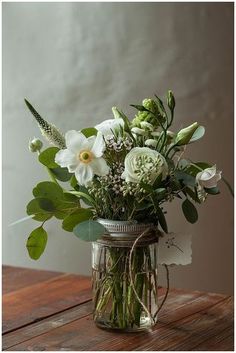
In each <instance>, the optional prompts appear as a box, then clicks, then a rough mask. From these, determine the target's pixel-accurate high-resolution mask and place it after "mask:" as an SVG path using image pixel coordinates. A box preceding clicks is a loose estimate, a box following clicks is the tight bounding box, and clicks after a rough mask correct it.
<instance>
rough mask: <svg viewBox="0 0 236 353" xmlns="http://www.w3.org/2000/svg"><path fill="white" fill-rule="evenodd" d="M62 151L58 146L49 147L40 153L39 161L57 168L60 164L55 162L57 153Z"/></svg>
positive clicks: (49, 166)
mask: <svg viewBox="0 0 236 353" xmlns="http://www.w3.org/2000/svg"><path fill="white" fill-rule="evenodd" d="M58 151H60V149H59V148H58V147H49V148H47V149H46V150H44V151H43V152H41V153H40V155H39V157H38V159H39V162H40V163H42V164H43V165H45V166H46V167H48V168H57V167H59V166H58V164H57V163H56V162H55V155H56V154H57V152H58Z"/></svg>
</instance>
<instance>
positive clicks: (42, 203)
mask: <svg viewBox="0 0 236 353" xmlns="http://www.w3.org/2000/svg"><path fill="white" fill-rule="evenodd" d="M36 200H37V199H36ZM38 203H39V207H40V208H41V209H42V210H44V211H47V212H53V211H55V206H54V204H53V202H52V201H51V200H48V199H44V198H40V197H39V198H38Z"/></svg>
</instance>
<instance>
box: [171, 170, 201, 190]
mask: <svg viewBox="0 0 236 353" xmlns="http://www.w3.org/2000/svg"><path fill="white" fill-rule="evenodd" d="M175 177H176V179H177V180H179V181H182V182H183V183H184V184H185V185H186V186H193V187H194V186H195V185H196V179H195V177H193V176H192V175H190V174H188V173H185V172H184V171H182V170H177V171H176V172H175Z"/></svg>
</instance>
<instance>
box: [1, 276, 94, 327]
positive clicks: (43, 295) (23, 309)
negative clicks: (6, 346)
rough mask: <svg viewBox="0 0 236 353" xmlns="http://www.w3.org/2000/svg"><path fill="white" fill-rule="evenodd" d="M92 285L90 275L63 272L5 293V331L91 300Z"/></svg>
mask: <svg viewBox="0 0 236 353" xmlns="http://www.w3.org/2000/svg"><path fill="white" fill-rule="evenodd" d="M90 288H91V280H90V279H89V278H88V277H85V276H76V275H62V276H59V277H56V278H52V279H49V280H47V281H44V282H41V283H38V284H34V285H32V286H30V287H26V288H21V289H19V290H17V291H15V292H11V293H8V294H5V295H4V296H3V333H5V332H9V331H10V330H14V329H17V328H19V327H21V326H24V325H27V324H30V323H32V322H35V321H38V320H40V319H42V318H44V317H47V316H49V315H53V314H56V313H58V312H60V311H62V310H65V309H68V308H70V307H72V306H75V305H78V304H80V303H84V302H86V301H88V300H90V299H91V291H90ZM84 290H87V291H85V292H83V293H81V291H84Z"/></svg>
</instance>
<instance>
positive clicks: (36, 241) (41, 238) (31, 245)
mask: <svg viewBox="0 0 236 353" xmlns="http://www.w3.org/2000/svg"><path fill="white" fill-rule="evenodd" d="M47 238H48V236H47V232H46V231H45V230H44V229H43V227H39V228H36V229H34V230H33V231H32V232H31V233H30V236H29V238H28V240H27V243H26V247H27V250H28V253H29V256H30V257H31V259H33V260H38V259H39V258H40V256H41V255H42V254H43V252H44V250H45V247H46V245H47Z"/></svg>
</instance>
